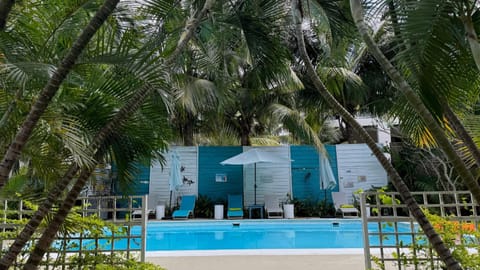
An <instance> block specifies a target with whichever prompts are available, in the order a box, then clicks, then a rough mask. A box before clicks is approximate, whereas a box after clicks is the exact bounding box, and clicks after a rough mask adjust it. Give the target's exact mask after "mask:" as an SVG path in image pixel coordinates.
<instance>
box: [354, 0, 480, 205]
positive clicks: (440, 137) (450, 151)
mask: <svg viewBox="0 0 480 270" xmlns="http://www.w3.org/2000/svg"><path fill="white" fill-rule="evenodd" d="M350 7H351V9H352V16H353V18H354V21H355V24H356V25H357V28H358V31H359V32H360V35H361V36H362V38H363V40H364V41H365V43H366V44H367V47H368V48H369V50H370V52H371V53H372V55H373V56H374V57H375V59H376V60H377V62H378V63H379V64H380V66H381V67H382V68H383V70H384V71H385V72H386V73H387V74H388V76H389V77H390V78H391V79H392V81H393V82H395V84H396V85H397V89H398V90H399V91H400V92H402V94H403V95H404V96H405V97H406V98H407V100H408V102H409V103H410V105H411V106H412V107H413V108H414V109H415V110H416V112H417V114H418V115H419V116H420V117H421V118H422V119H423V122H424V123H425V125H426V126H427V127H428V129H429V131H430V132H431V133H432V135H433V137H434V138H435V140H436V142H437V145H438V147H439V148H440V149H442V150H443V152H444V153H445V155H446V156H447V157H448V158H449V159H450V161H451V162H452V165H453V167H454V168H455V170H456V171H457V173H458V174H459V175H460V177H461V178H462V180H463V182H464V183H465V185H466V186H467V187H468V189H469V190H470V191H471V192H472V195H473V197H474V198H475V200H476V201H477V202H480V185H479V184H478V182H477V181H476V180H475V178H474V177H473V175H472V173H471V172H470V170H469V169H468V168H467V166H466V165H465V163H464V162H463V161H462V159H461V158H460V156H459V155H458V153H457V152H456V151H455V148H454V147H453V145H452V144H451V142H450V140H449V139H448V138H447V136H446V134H445V132H444V131H443V129H442V128H441V126H440V125H439V124H438V122H437V121H436V119H435V118H434V117H433V115H432V114H431V113H430V111H429V110H428V109H427V108H426V106H425V104H423V102H422V100H421V99H420V97H418V95H417V94H416V93H415V91H413V89H412V88H411V87H410V85H409V84H408V82H407V81H406V80H405V79H404V78H403V76H402V75H401V74H400V72H398V70H397V69H396V68H395V67H394V66H393V65H392V64H391V63H390V61H388V59H387V58H386V57H385V55H383V53H382V52H381V51H380V49H379V48H378V46H377V44H376V43H375V41H373V39H372V38H371V36H370V35H369V33H368V28H367V26H366V25H365V22H364V21H363V15H362V13H363V8H362V5H361V3H360V0H350Z"/></svg>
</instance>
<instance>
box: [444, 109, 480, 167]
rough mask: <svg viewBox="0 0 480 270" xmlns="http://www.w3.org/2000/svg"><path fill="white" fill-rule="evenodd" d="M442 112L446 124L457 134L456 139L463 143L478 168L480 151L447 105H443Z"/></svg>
mask: <svg viewBox="0 0 480 270" xmlns="http://www.w3.org/2000/svg"><path fill="white" fill-rule="evenodd" d="M443 112H444V113H445V117H446V118H447V120H448V122H449V123H450V124H451V125H452V127H453V130H454V131H455V133H456V134H457V136H458V138H459V139H460V140H462V141H463V143H464V144H465V146H466V147H467V149H468V151H470V153H471V154H472V157H473V159H474V160H475V163H476V164H477V166H478V167H479V168H480V151H479V150H478V147H477V145H476V144H475V142H474V141H473V139H472V136H470V134H469V133H468V131H467V130H466V129H465V126H464V125H463V124H462V122H461V121H460V119H458V117H457V115H456V114H455V113H454V112H453V111H452V108H450V106H448V104H447V103H445V105H444V108H443Z"/></svg>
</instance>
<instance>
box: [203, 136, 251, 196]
mask: <svg viewBox="0 0 480 270" xmlns="http://www.w3.org/2000/svg"><path fill="white" fill-rule="evenodd" d="M242 149H243V148H242V147H241V146H201V147H199V148H198V194H199V195H205V196H207V197H209V198H210V199H212V200H214V201H216V202H220V201H226V200H227V195H228V194H243V166H242V165H221V164H220V162H222V161H224V160H225V159H228V158H230V157H233V156H235V155H237V154H240V153H242ZM217 174H225V175H226V176H227V181H226V182H216V180H215V178H216V175H217Z"/></svg>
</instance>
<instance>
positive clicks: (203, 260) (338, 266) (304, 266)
mask: <svg viewBox="0 0 480 270" xmlns="http://www.w3.org/2000/svg"><path fill="white" fill-rule="evenodd" d="M146 260H147V261H148V262H152V263H155V264H157V265H160V266H162V267H163V268H165V269H167V270H224V269H229V270H245V269H249V270H253V269H255V270H256V269H259V270H260V269H261V270H292V269H301V270H318V269H322V270H361V269H365V266H364V258H363V255H358V254H353V255H343V254H342V255H224V256H181V257H147V259H146Z"/></svg>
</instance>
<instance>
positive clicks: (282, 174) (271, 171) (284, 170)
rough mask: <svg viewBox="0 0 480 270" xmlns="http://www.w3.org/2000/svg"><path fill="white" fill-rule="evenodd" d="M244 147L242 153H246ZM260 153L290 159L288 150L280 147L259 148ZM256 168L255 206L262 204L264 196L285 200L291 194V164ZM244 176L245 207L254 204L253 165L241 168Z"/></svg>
mask: <svg viewBox="0 0 480 270" xmlns="http://www.w3.org/2000/svg"><path fill="white" fill-rule="evenodd" d="M248 149H250V148H248V147H245V149H244V151H247V150H248ZM261 149H262V151H266V152H270V153H272V154H274V155H277V156H281V157H286V158H291V157H290V148H289V147H287V146H280V147H261ZM256 168H257V170H256V171H257V204H263V203H264V195H265V194H271V195H276V196H278V197H279V198H282V199H283V198H285V197H286V195H287V193H291V188H290V187H291V162H289V161H285V162H282V163H258V164H257V165H256ZM243 175H244V185H243V190H244V202H245V205H252V204H254V201H255V197H254V165H253V164H251V165H245V166H243Z"/></svg>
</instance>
